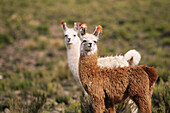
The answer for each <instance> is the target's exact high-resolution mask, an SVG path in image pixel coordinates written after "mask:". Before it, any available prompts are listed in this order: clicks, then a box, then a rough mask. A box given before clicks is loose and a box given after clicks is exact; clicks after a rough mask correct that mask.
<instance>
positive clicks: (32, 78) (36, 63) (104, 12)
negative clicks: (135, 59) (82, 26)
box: [0, 0, 170, 113]
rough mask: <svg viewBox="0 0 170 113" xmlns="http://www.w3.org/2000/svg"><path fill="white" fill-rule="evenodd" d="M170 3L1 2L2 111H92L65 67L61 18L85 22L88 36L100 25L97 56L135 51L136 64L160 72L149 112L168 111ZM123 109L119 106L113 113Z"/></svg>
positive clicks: (158, 0)
mask: <svg viewBox="0 0 170 113" xmlns="http://www.w3.org/2000/svg"><path fill="white" fill-rule="evenodd" d="M169 5H170V1H169V0H142V1H136V0H121V1H120V0H114V1H111V0H105V1H103V0H93V1H90V0H57V1H56V0H15V1H12V0H1V1H0V76H1V77H2V79H0V112H2V111H4V109H5V108H8V109H9V110H10V111H11V112H53V111H57V112H80V111H82V112H89V111H90V110H91V107H89V106H90V105H91V104H90V103H88V101H87V100H86V98H81V99H80V98H79V97H80V95H81V93H80V92H81V91H80V90H79V89H80V87H79V86H78V84H76V82H75V80H74V78H73V76H72V74H71V72H70V70H69V68H68V64H67V56H66V48H65V44H64V36H63V31H62V29H61V27H60V21H61V20H64V21H66V22H67V24H68V26H69V27H71V26H73V23H74V22H75V21H78V22H81V23H86V24H87V25H88V31H89V32H93V30H94V27H95V26H96V25H98V24H100V25H102V26H103V34H102V36H101V37H100V42H99V55H100V56H110V55H116V54H120V53H121V54H124V53H125V52H127V51H128V50H129V49H132V48H135V49H137V50H138V51H139V52H140V53H141V55H142V60H141V62H140V64H145V65H149V66H154V67H156V68H157V70H158V73H159V80H158V81H157V83H156V85H155V89H154V92H153V97H152V112H154V113H160V112H165V113H166V112H167V113H168V112H169V111H168V107H169V106H170V105H169V102H168V100H169V95H168V94H169V84H170V77H169V74H170V71H169V68H170V60H169V57H170V53H169V50H170V26H169V21H170V14H169V12H168V11H169V9H170V7H169ZM75 86H76V87H75ZM35 93H37V94H35ZM61 94H62V95H61ZM46 100H51V101H52V102H51V101H50V102H48V101H46ZM80 103H81V105H80ZM89 104H90V105H89ZM123 107H124V104H123V103H122V104H120V105H118V106H117V107H116V108H117V111H118V112H119V111H121V110H122V108H123ZM86 108H87V109H86ZM123 109H124V108H123Z"/></svg>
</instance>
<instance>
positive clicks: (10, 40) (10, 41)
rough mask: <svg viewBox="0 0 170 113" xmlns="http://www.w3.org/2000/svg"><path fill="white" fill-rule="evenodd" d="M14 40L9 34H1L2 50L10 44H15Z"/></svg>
mask: <svg viewBox="0 0 170 113" xmlns="http://www.w3.org/2000/svg"><path fill="white" fill-rule="evenodd" d="M13 42H14V39H13V38H12V37H11V36H10V35H8V34H0V48H2V47H4V46H5V45H8V44H13Z"/></svg>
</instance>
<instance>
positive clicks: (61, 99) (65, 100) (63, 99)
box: [56, 95, 70, 104]
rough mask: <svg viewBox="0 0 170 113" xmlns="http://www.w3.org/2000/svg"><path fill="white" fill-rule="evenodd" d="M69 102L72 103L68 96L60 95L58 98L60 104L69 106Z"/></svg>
mask: <svg viewBox="0 0 170 113" xmlns="http://www.w3.org/2000/svg"><path fill="white" fill-rule="evenodd" d="M69 101H70V96H67V95H58V96H57V97H56V102H58V103H65V104H69Z"/></svg>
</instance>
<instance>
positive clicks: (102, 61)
mask: <svg viewBox="0 0 170 113" xmlns="http://www.w3.org/2000/svg"><path fill="white" fill-rule="evenodd" d="M97 64H98V65H99V66H100V67H101V68H105V67H107V68H115V67H116V68H117V67H124V66H129V63H128V62H127V61H126V59H125V58H124V57H123V56H114V57H112V56H111V57H101V58H98V59H97Z"/></svg>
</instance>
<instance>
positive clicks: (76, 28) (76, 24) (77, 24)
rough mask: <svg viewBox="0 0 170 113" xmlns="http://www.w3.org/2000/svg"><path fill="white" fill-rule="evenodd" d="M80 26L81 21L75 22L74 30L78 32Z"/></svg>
mask: <svg viewBox="0 0 170 113" xmlns="http://www.w3.org/2000/svg"><path fill="white" fill-rule="evenodd" d="M79 26H81V24H80V23H79V22H75V23H74V30H75V31H76V32H78V30H79Z"/></svg>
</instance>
